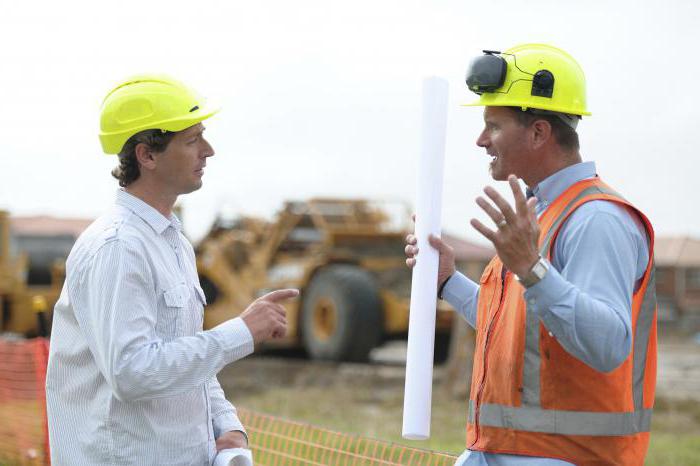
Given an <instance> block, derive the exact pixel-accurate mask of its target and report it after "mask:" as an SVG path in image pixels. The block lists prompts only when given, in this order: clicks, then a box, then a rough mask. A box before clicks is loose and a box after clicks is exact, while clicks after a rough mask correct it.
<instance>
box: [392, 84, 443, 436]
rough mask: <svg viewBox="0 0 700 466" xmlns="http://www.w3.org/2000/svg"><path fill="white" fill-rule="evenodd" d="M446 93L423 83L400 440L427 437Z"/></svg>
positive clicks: (430, 393)
mask: <svg viewBox="0 0 700 466" xmlns="http://www.w3.org/2000/svg"><path fill="white" fill-rule="evenodd" d="M447 94H448V85H447V81H446V80H444V79H441V78H436V77H432V78H427V79H425V80H424V81H423V133H422V144H421V152H420V160H419V165H418V177H417V180H418V190H417V201H416V228H415V234H416V237H417V240H418V244H417V245H418V248H419V250H420V253H419V255H418V257H417V261H416V265H415V267H414V268H413V278H412V282H411V307H410V316H409V322H408V350H407V355H406V386H405V390H404V404H403V437H404V438H405V439H409V440H425V439H427V438H428V437H430V409H431V397H432V390H433V351H434V345H435V312H436V307H437V306H436V305H437V273H438V259H439V255H438V252H437V251H436V250H435V249H434V248H433V247H432V246H430V244H429V243H428V236H429V235H430V234H432V235H435V236H440V230H441V227H440V225H441V217H442V176H443V165H444V160H445V139H446V132H447Z"/></svg>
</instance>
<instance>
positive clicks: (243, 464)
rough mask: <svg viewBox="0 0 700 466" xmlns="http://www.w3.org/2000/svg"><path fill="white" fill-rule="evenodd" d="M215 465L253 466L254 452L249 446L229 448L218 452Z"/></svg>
mask: <svg viewBox="0 0 700 466" xmlns="http://www.w3.org/2000/svg"><path fill="white" fill-rule="evenodd" d="M214 466H253V453H252V452H251V451H250V450H248V449H247V448H227V449H224V450H221V451H220V452H219V453H217V455H216V458H214Z"/></svg>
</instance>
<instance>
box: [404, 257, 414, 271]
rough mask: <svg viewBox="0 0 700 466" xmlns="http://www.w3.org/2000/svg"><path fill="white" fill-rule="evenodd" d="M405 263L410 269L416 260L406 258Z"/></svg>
mask: <svg viewBox="0 0 700 466" xmlns="http://www.w3.org/2000/svg"><path fill="white" fill-rule="evenodd" d="M406 265H407V266H408V267H409V268H411V269H412V268H413V267H414V266H415V265H416V260H415V259H413V258H411V259H406Z"/></svg>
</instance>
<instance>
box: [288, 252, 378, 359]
mask: <svg viewBox="0 0 700 466" xmlns="http://www.w3.org/2000/svg"><path fill="white" fill-rule="evenodd" d="M301 335H302V341H303V344H304V347H305V349H306V351H307V352H308V353H309V355H310V356H311V357H312V358H313V359H325V360H332V361H366V360H367V358H368V355H369V352H370V350H372V348H374V347H376V346H377V345H379V343H380V342H381V338H382V335H383V318H382V305H381V300H380V298H379V291H378V289H377V285H376V282H375V279H374V277H373V276H372V274H371V273H369V272H367V271H366V270H363V269H361V268H359V267H357V266H354V265H345V264H343V265H331V266H328V267H324V268H323V269H321V270H320V271H319V272H318V273H317V274H316V275H315V276H314V277H313V279H312V280H311V283H310V284H309V286H308V288H307V289H306V290H305V292H304V296H303V304H302V313H301Z"/></svg>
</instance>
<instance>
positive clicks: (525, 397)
mask: <svg viewBox="0 0 700 466" xmlns="http://www.w3.org/2000/svg"><path fill="white" fill-rule="evenodd" d="M467 85H468V87H469V89H470V90H472V91H473V92H475V93H476V94H478V95H479V99H478V101H477V102H475V103H473V104H471V105H481V106H484V107H485V108H484V124H485V126H484V130H483V131H482V132H481V134H480V135H479V137H478V138H477V141H476V144H477V145H478V146H479V147H482V148H484V149H485V150H486V153H487V154H488V155H489V156H490V157H491V164H490V171H491V176H492V177H493V178H494V179H495V180H498V181H507V182H508V183H509V186H510V189H511V191H512V194H513V199H514V203H513V204H511V203H510V202H508V201H507V200H506V199H505V198H504V197H503V196H501V195H500V194H499V193H498V192H497V191H496V190H494V189H493V188H491V187H486V188H485V189H484V192H485V194H486V197H487V198H489V199H490V201H488V200H487V199H486V197H479V198H477V199H476V203H477V204H478V205H479V206H480V207H481V208H482V209H483V210H484V211H485V212H486V214H487V215H488V216H489V217H490V219H491V220H492V221H493V223H494V226H493V227H490V226H487V225H484V224H483V223H482V222H480V221H478V220H476V219H473V220H472V221H471V224H472V226H473V227H474V228H475V229H476V230H477V231H478V232H479V233H480V234H482V235H483V236H484V237H485V238H487V239H488V240H489V241H491V243H492V244H493V245H494V247H495V248H496V252H497V256H496V257H494V259H493V260H492V261H491V263H490V264H489V265H488V266H487V267H486V269H485V271H484V273H483V275H482V277H481V279H480V281H479V283H474V282H472V281H471V280H469V279H468V278H466V277H465V276H464V275H462V274H461V273H459V272H457V271H456V269H455V261H454V252H453V251H452V249H451V248H450V247H449V246H447V245H446V244H445V243H443V242H442V241H441V240H440V239H439V238H435V237H431V238H430V240H429V241H430V244H431V245H432V246H433V247H435V248H436V249H438V251H439V253H440V265H439V272H438V284H439V293H438V294H439V297H440V298H444V299H446V300H447V301H448V302H450V304H452V305H453V307H454V308H455V309H456V310H457V311H458V312H459V313H460V314H461V315H462V316H463V317H464V318H465V319H466V320H467V322H468V323H469V324H470V325H471V326H472V327H474V328H475V330H476V348H475V352H474V365H473V367H474V369H473V374H472V385H471V391H470V396H469V413H468V417H467V445H466V447H467V450H465V452H464V454H463V455H462V456H461V457H460V459H459V460H458V462H457V464H459V465H464V466H466V465H470V466H471V465H525V466H527V465H538V466H540V465H571V464H575V465H579V466H580V465H602V464H605V465H620V466H622V465H624V466H628V465H642V464H643V463H644V457H645V454H646V450H647V446H648V442H649V427H650V422H651V411H652V407H653V404H654V386H655V375H656V374H655V369H656V297H655V294H654V289H655V284H654V266H653V245H654V232H653V229H652V226H651V224H650V223H649V221H648V220H647V218H646V217H645V216H644V214H642V213H641V212H640V211H639V210H637V209H636V208H635V207H633V206H632V205H631V204H630V203H629V202H628V201H626V200H625V199H624V198H623V197H622V196H620V195H619V194H618V193H616V192H615V191H614V190H613V189H611V188H610V187H609V186H608V185H606V184H605V183H603V182H602V181H601V179H600V178H599V177H598V175H597V171H596V168H595V165H594V164H593V163H592V162H582V160H581V155H580V153H579V140H578V134H577V133H576V128H577V124H578V122H579V120H580V119H581V117H582V116H585V115H589V113H588V112H587V110H586V93H585V79H584V75H583V71H582V70H581V68H580V66H579V65H578V63H577V62H576V61H575V60H574V59H573V58H572V57H571V56H570V55H569V54H567V53H566V52H564V51H562V50H560V49H557V48H555V47H551V46H548V45H542V44H526V45H521V46H518V47H514V48H512V49H509V50H506V51H505V52H497V51H484V54H483V55H482V56H480V57H478V58H476V59H475V60H474V61H473V62H472V64H471V67H470V69H469V72H468V73H467ZM518 179H521V180H522V181H523V182H524V183H525V184H526V185H527V187H528V189H527V195H526V194H525V193H523V191H522V190H521V188H520V185H519V182H518ZM407 243H408V244H407V245H406V255H407V256H408V258H407V260H406V261H407V264H408V265H409V266H413V265H414V264H415V261H416V259H417V257H416V254H418V246H419V245H418V244H417V241H416V238H415V236H413V235H409V236H408V238H407ZM421 246H423V245H421ZM423 247H425V246H423Z"/></svg>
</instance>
